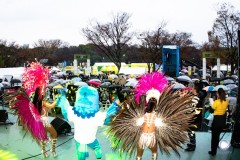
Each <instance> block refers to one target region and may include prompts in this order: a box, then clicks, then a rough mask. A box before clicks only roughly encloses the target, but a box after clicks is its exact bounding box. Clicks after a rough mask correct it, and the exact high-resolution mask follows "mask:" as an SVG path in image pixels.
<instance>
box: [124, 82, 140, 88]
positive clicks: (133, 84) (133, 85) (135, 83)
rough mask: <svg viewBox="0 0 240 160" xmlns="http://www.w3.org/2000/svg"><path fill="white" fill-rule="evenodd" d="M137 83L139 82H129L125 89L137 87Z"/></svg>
mask: <svg viewBox="0 0 240 160" xmlns="http://www.w3.org/2000/svg"><path fill="white" fill-rule="evenodd" d="M137 83H138V82H137V81H129V82H127V83H126V84H125V87H135V86H136V85H137Z"/></svg>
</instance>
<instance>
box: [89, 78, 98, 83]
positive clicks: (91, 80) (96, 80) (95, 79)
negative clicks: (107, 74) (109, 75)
mask: <svg viewBox="0 0 240 160" xmlns="http://www.w3.org/2000/svg"><path fill="white" fill-rule="evenodd" d="M93 81H95V82H100V83H101V80H100V79H97V78H94V79H90V80H89V81H88V82H93Z"/></svg>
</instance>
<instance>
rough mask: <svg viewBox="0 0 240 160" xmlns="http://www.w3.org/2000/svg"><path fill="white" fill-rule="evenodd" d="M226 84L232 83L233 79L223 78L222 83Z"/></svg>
mask: <svg viewBox="0 0 240 160" xmlns="http://www.w3.org/2000/svg"><path fill="white" fill-rule="evenodd" d="M228 84H234V81H233V80H232V79H225V80H224V81H223V85H228Z"/></svg>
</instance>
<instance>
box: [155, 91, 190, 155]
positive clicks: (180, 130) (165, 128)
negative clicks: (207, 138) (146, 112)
mask: <svg viewBox="0 0 240 160" xmlns="http://www.w3.org/2000/svg"><path fill="white" fill-rule="evenodd" d="M191 100H192V94H191V93H190V92H188V93H185V94H183V93H182V92H179V91H178V92H172V90H171V88H169V87H166V88H165V89H164V90H163V92H162V95H161V96H160V99H159V103H158V106H157V108H156V116H157V118H160V119H161V120H162V122H163V125H162V126H159V127H157V129H156V139H157V142H158V145H159V148H160V151H161V152H165V153H167V154H170V151H171V150H173V151H174V152H175V153H176V154H177V155H179V156H180V154H179V152H178V150H177V149H178V148H179V147H180V148H182V144H183V143H185V141H186V140H187V139H188V136H187V134H186V131H188V129H189V125H190V122H191V121H192V118H193V116H194V113H193V112H192V110H193V108H192V106H191V103H192V101H191Z"/></svg>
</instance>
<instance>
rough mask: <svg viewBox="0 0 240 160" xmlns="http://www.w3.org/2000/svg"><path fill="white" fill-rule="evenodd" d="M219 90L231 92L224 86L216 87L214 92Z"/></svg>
mask: <svg viewBox="0 0 240 160" xmlns="http://www.w3.org/2000/svg"><path fill="white" fill-rule="evenodd" d="M219 88H222V89H223V90H224V91H228V90H229V88H228V87H226V86H224V85H217V86H216V87H214V91H218V89H219Z"/></svg>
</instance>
